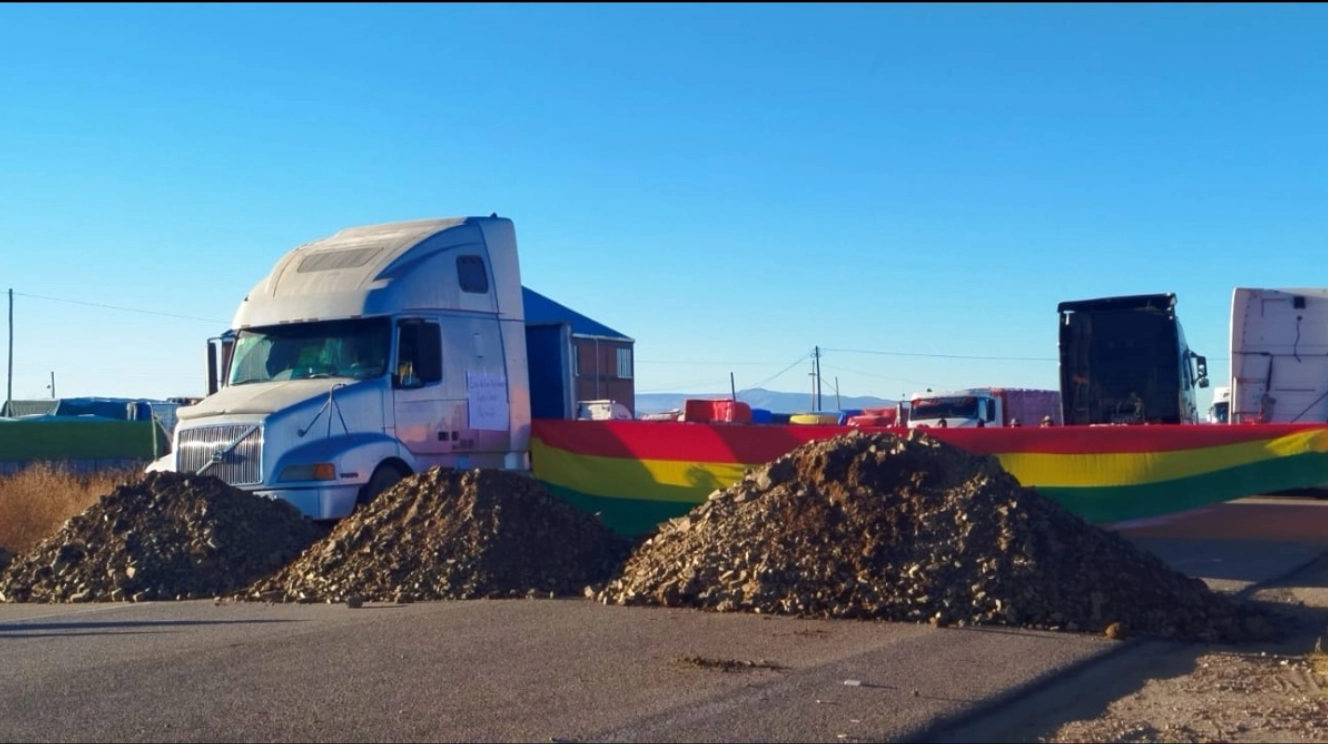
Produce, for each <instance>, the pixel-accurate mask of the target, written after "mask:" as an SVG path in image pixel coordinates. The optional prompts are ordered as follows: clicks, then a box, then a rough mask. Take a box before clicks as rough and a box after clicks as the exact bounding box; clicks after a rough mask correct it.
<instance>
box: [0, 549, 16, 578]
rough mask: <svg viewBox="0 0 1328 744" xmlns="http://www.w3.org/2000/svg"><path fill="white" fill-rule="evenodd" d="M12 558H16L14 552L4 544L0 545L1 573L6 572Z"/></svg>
mask: <svg viewBox="0 0 1328 744" xmlns="http://www.w3.org/2000/svg"><path fill="white" fill-rule="evenodd" d="M12 560H14V554H13V553H11V552H9V551H8V550H5V547H4V546H3V545H0V573H4V570H5V567H6V566H8V565H9V562H10V561H12Z"/></svg>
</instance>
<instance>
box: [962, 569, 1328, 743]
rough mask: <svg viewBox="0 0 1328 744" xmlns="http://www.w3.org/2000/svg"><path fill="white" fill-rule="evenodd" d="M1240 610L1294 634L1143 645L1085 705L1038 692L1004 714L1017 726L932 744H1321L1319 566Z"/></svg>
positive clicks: (1324, 657) (1327, 587)
mask: <svg viewBox="0 0 1328 744" xmlns="http://www.w3.org/2000/svg"><path fill="white" fill-rule="evenodd" d="M1249 600H1250V601H1252V602H1255V603H1257V604H1261V605H1265V606H1267V607H1269V608H1270V609H1272V610H1273V611H1276V612H1279V613H1283V614H1285V615H1286V616H1287V617H1289V618H1291V619H1293V620H1294V622H1293V628H1294V629H1293V631H1292V632H1291V633H1290V634H1289V636H1288V637H1287V638H1285V639H1283V640H1282V641H1279V642H1276V643H1258V644H1240V645H1234V646H1231V645H1226V646H1217V645H1207V646H1189V647H1182V646H1179V645H1178V644H1160V643H1158V644H1148V645H1144V646H1141V647H1139V648H1137V649H1134V650H1132V651H1128V652H1126V654H1123V658H1122V659H1121V660H1119V661H1116V662H1112V663H1111V665H1108V666H1104V668H1102V669H1100V670H1097V671H1095V672H1090V673H1089V674H1088V675H1086V677H1085V678H1084V679H1080V680H1078V681H1077V683H1076V684H1075V685H1074V687H1075V689H1077V690H1080V691H1083V690H1095V691H1096V692H1095V693H1090V694H1091V699H1089V697H1087V696H1085V695H1083V694H1082V693H1080V697H1078V698H1074V699H1066V698H1067V697H1068V696H1069V695H1072V694H1074V693H1062V694H1061V695H1060V697H1059V698H1058V697H1057V693H1056V692H1055V691H1050V692H1046V693H1043V694H1042V695H1041V698H1042V700H1041V701H1040V702H1038V703H1037V705H1039V706H1040V710H1039V709H1029V710H1025V711H1022V712H1020V713H1012V714H1011V715H1012V718H1015V719H1021V720H1023V721H1025V722H1024V723H1017V724H1009V725H1007V726H1004V727H999V726H998V727H996V728H997V729H998V730H995V731H993V729H992V727H991V726H990V725H989V724H990V722H988V725H987V726H986V727H984V730H982V731H981V732H979V731H977V728H978V727H972V728H969V729H967V730H964V731H958V732H953V731H952V732H949V733H948V734H947V735H943V736H941V737H939V740H940V741H975V740H977V739H975V738H973V737H974V736H981V737H982V738H983V739H985V740H989V741H990V740H997V741H1020V742H1055V743H1065V742H1089V741H1091V742H1328V557H1325V558H1321V559H1320V560H1319V561H1317V562H1316V563H1315V564H1313V565H1311V566H1310V567H1308V568H1307V569H1305V570H1303V571H1301V572H1299V573H1298V574H1297V575H1296V576H1295V577H1293V578H1292V579H1289V580H1288V581H1286V582H1282V583H1280V584H1279V585H1277V586H1274V587H1270V588H1265V589H1263V590H1261V591H1258V592H1256V593H1254V594H1253V595H1251V596H1250V597H1249ZM1316 646H1317V651H1316ZM1130 656H1132V657H1133V659H1131V658H1129V657H1130ZM1090 675H1096V677H1091V676H1090ZM1105 701H1110V702H1105Z"/></svg>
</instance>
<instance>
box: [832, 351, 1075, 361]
mask: <svg viewBox="0 0 1328 744" xmlns="http://www.w3.org/2000/svg"><path fill="white" fill-rule="evenodd" d="M821 351H837V352H839V353H841V354H875V355H878V356H902V357H927V358H930V359H985V360H998V361H1008V362H1055V361H1059V360H1058V359H1056V358H1055V357H1012V356H983V355H981V354H927V353H923V352H917V351H876V350H871V349H828V348H822V349H821Z"/></svg>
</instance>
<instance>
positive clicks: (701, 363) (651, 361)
mask: <svg viewBox="0 0 1328 744" xmlns="http://www.w3.org/2000/svg"><path fill="white" fill-rule="evenodd" d="M636 363H637V364H694V365H697V366H706V365H712V364H713V365H721V364H722V365H724V366H727V367H736V366H741V367H773V366H775V365H776V364H779V362H753V361H750V360H748V361H741V362H725V361H713V360H704V361H701V360H697V361H678V360H676V359H675V360H670V361H657V360H654V359H638V360H636Z"/></svg>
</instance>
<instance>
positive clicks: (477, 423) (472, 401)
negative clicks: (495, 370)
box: [466, 372, 509, 431]
mask: <svg viewBox="0 0 1328 744" xmlns="http://www.w3.org/2000/svg"><path fill="white" fill-rule="evenodd" d="M466 402H467V403H468V404H469V405H468V406H467V407H468V408H469V409H470V428H472V429H486V430H490V431H506V430H507V427H508V424H509V420H508V416H507V377H506V376H505V375H494V374H486V373H484V372H467V373H466Z"/></svg>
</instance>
